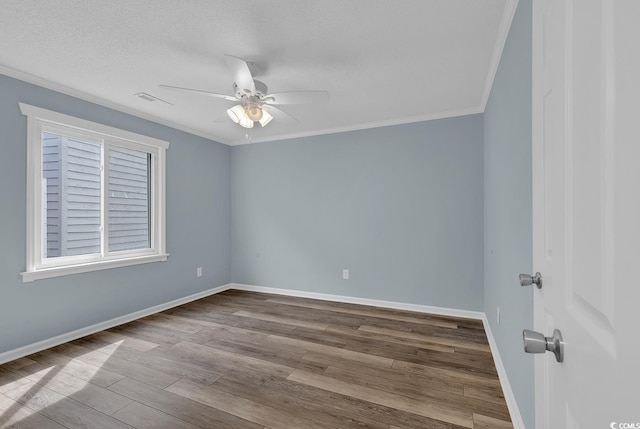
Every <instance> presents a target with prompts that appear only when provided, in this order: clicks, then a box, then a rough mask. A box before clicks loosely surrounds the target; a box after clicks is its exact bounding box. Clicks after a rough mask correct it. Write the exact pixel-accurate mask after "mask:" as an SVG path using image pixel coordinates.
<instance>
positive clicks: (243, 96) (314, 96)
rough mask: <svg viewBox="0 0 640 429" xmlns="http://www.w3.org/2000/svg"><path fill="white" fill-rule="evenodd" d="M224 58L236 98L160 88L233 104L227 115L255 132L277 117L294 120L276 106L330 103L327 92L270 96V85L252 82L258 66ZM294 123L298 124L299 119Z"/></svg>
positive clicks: (201, 91)
mask: <svg viewBox="0 0 640 429" xmlns="http://www.w3.org/2000/svg"><path fill="white" fill-rule="evenodd" d="M224 58H225V62H226V63H227V67H228V68H229V71H230V72H231V74H232V76H233V79H234V82H233V93H234V95H226V94H217V93H215V92H209V91H203V90H200V89H191V88H184V87H180V86H172V85H160V87H161V88H167V89H174V90H178V91H188V92H194V93H197V94H202V95H206V96H209V97H215V98H222V99H223V100H227V101H234V102H236V103H238V104H236V105H235V106H233V107H231V108H229V109H227V115H229V118H231V120H232V121H233V122H235V123H236V124H239V125H240V126H242V127H244V128H253V126H254V124H255V123H256V122H257V123H259V124H260V125H261V126H262V127H266V126H267V124H268V123H269V122H271V120H272V119H273V117H274V115H275V116H284V117H289V118H293V117H292V116H291V115H289V114H288V113H286V112H284V111H283V110H281V109H279V108H277V107H275V106H276V105H282V104H307V103H316V102H322V101H327V100H329V93H328V92H327V91H289V92H277V93H273V94H269V93H268V88H267V85H265V84H264V83H263V82H260V81H259V80H255V79H254V78H253V75H254V73H252V69H253V71H254V72H256V71H258V70H259V68H258V66H257V65H256V64H254V63H250V62H247V61H245V60H243V59H242V58H238V57H234V56H232V55H225V56H224ZM293 119H294V120H296V121H297V119H295V118H293Z"/></svg>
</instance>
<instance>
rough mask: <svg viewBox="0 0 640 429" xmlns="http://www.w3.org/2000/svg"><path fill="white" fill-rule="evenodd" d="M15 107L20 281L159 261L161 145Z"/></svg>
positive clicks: (163, 257) (161, 247)
mask: <svg viewBox="0 0 640 429" xmlns="http://www.w3.org/2000/svg"><path fill="white" fill-rule="evenodd" d="M19 105H20V111H21V112H22V114H23V115H26V116H27V164H28V165H27V262H26V268H27V269H26V271H25V272H23V273H22V279H23V281H32V280H37V279H42V278H48V277H56V276H61V275H67V274H74V273H80V272H86V271H94V270H100V269H106V268H114V267H121V266H126V265H134V264H141V263H147V262H157V261H165V260H166V259H167V256H168V255H167V254H166V246H165V208H164V201H165V151H166V149H167V148H168V147H169V143H168V142H165V141H162V140H157V139H154V138H151V137H147V136H142V135H138V134H134V133H130V132H127V131H123V130H119V129H116V128H111V127H107V126H105V125H101V124H96V123H93V122H89V121H85V120H82V119H78V118H74V117H71V116H67V115H63V114H60V113H56V112H52V111H49V110H45V109H41V108H39V107H34V106H29V105H27V104H23V103H19Z"/></svg>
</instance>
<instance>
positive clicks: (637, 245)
mask: <svg viewBox="0 0 640 429" xmlns="http://www.w3.org/2000/svg"><path fill="white" fill-rule="evenodd" d="M639 81H640V1H639V0H626V1H625V0H619V1H618V0H615V1H614V0H533V211H534V213H533V241H534V249H533V254H534V261H533V266H534V270H535V271H539V272H540V273H541V274H542V289H537V288H534V295H535V298H534V306H535V307H534V319H535V320H534V325H535V327H534V329H535V330H536V331H538V332H541V333H544V334H545V335H546V336H551V334H552V333H553V330H554V329H559V330H560V331H561V332H562V335H563V337H564V342H565V350H564V351H565V357H564V362H563V363H558V362H556V360H555V356H554V355H553V354H552V353H546V354H544V355H536V356H535V379H536V428H538V429H541V428H549V429H565V428H566V429H578V428H582V429H608V428H614V429H628V428H634V429H635V428H640V250H639V249H640V132H639V131H638V130H639V129H640V84H639Z"/></svg>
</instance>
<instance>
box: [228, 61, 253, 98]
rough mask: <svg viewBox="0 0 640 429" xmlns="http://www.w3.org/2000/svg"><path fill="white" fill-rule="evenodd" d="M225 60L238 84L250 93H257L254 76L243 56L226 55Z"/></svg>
mask: <svg viewBox="0 0 640 429" xmlns="http://www.w3.org/2000/svg"><path fill="white" fill-rule="evenodd" d="M224 60H225V61H226V63H227V67H229V71H231V74H232V75H233V80H234V82H235V83H236V85H238V88H240V89H241V90H244V91H245V92H247V91H248V93H249V94H255V92H256V85H255V83H253V76H252V75H251V70H249V65H248V64H247V62H246V61H245V60H243V59H242V58H238V57H234V56H233V55H225V56H224Z"/></svg>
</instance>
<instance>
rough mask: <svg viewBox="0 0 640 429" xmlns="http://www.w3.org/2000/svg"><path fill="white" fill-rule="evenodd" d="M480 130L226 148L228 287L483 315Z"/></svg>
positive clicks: (427, 126) (435, 129)
mask: <svg viewBox="0 0 640 429" xmlns="http://www.w3.org/2000/svg"><path fill="white" fill-rule="evenodd" d="M482 121H483V119H482V115H471V116H464V117H457V118H449V119H440V120H435V121H428V122H420V123H413V124H407V125H397V126H390V127H382V128H376V129H369V130H364V131H353V132H347V133H339V134H332V135H322V136H316V137H307V138H299V139H292V140H285V141H276V142H269V143H260V144H252V145H244V146H236V147H233V149H232V155H231V159H232V169H231V171H232V180H231V184H232V192H231V194H232V217H233V232H232V239H231V242H232V257H231V260H232V278H233V281H234V282H237V283H246V284H252V285H260V286H270V287H277V288H284V289H294V290H301V291H312V292H320V293H328V294H336V295H346V296H353V297H364V298H371V299H381V300H389V301H396V302H404V303H413V304H424V305H434V306H442V307H453V308H458V309H466V310H482V309H483V287H482V282H483V263H482V261H483V260H482V252H483V244H482V243H483V232H482V229H483V220H482V216H483V190H482V188H483V171H482V170H483V155H482ZM344 268H347V269H349V270H350V274H351V278H350V279H349V280H342V269H344Z"/></svg>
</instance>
